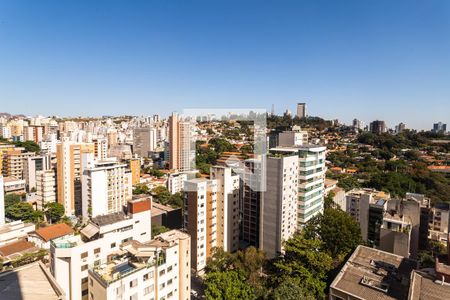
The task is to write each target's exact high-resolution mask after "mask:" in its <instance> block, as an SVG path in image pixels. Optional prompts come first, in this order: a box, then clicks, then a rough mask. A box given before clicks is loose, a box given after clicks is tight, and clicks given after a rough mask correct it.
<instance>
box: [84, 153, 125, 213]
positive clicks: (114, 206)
mask: <svg viewBox="0 0 450 300" xmlns="http://www.w3.org/2000/svg"><path fill="white" fill-rule="evenodd" d="M131 180H132V179H131V173H130V172H129V171H128V170H127V165H126V164H119V163H118V162H117V160H116V159H115V158H110V159H107V160H100V161H98V160H93V159H92V154H91V153H85V154H83V174H82V176H81V184H82V211H83V217H84V218H85V219H87V218H93V217H96V216H99V215H106V214H111V213H115V212H119V211H122V209H123V206H124V205H125V204H126V203H127V201H128V200H131V197H132V184H131Z"/></svg>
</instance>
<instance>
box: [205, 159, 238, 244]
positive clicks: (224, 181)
mask: <svg viewBox="0 0 450 300" xmlns="http://www.w3.org/2000/svg"><path fill="white" fill-rule="evenodd" d="M210 177H211V179H215V180H216V181H217V247H222V248H223V250H225V251H228V252H235V251H237V250H238V249H239V197H240V190H239V189H240V178H239V175H237V174H233V172H232V169H231V168H229V167H222V166H214V167H211V176H210Z"/></svg>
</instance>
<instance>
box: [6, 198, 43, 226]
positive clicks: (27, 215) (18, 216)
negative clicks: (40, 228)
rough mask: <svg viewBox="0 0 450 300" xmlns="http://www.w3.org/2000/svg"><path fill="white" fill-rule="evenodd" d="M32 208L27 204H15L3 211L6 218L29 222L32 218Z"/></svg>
mask: <svg viewBox="0 0 450 300" xmlns="http://www.w3.org/2000/svg"><path fill="white" fill-rule="evenodd" d="M33 212H34V210H33V207H32V206H31V204H29V203H27V202H16V203H14V204H12V205H10V206H8V207H6V209H5V214H6V217H8V218H10V219H13V220H23V221H28V222H29V221H31V220H32V219H33V218H34V217H37V215H35V216H33Z"/></svg>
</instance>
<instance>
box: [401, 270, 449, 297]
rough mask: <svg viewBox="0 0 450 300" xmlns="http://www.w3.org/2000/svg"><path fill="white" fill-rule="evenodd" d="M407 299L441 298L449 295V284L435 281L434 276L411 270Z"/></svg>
mask: <svg viewBox="0 0 450 300" xmlns="http://www.w3.org/2000/svg"><path fill="white" fill-rule="evenodd" d="M411 277H412V280H411V287H410V289H409V297H408V299H409V300H421V299H426V300H442V299H448V296H449V295H450V284H448V283H442V282H441V281H435V280H434V277H432V276H430V275H428V274H425V273H421V272H416V271H413V274H412V276H411Z"/></svg>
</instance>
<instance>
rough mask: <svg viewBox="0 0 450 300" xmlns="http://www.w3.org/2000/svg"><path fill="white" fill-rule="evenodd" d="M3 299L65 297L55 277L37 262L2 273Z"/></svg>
mask: <svg viewBox="0 0 450 300" xmlns="http://www.w3.org/2000/svg"><path fill="white" fill-rule="evenodd" d="M0 293H1V297H0V298H1V299H2V300H17V299H20V300H55V299H65V297H64V293H63V291H62V289H61V288H60V287H59V285H58V284H57V283H56V281H55V279H54V278H53V277H52V276H51V275H50V273H49V272H48V271H47V269H46V268H45V266H44V265H43V264H42V263H41V262H35V263H32V264H28V265H25V266H23V267H20V268H17V269H15V270H13V271H11V272H4V273H1V274H0Z"/></svg>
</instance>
